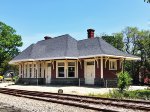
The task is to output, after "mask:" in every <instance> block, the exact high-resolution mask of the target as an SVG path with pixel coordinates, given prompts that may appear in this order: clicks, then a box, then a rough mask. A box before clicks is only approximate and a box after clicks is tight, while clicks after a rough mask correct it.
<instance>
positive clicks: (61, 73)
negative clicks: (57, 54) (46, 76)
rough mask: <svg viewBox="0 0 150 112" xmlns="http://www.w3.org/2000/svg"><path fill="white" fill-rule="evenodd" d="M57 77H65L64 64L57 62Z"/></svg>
mask: <svg viewBox="0 0 150 112" xmlns="http://www.w3.org/2000/svg"><path fill="white" fill-rule="evenodd" d="M57 65H58V77H60V78H63V77H65V63H64V62H58V64H57Z"/></svg>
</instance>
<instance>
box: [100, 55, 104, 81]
mask: <svg viewBox="0 0 150 112" xmlns="http://www.w3.org/2000/svg"><path fill="white" fill-rule="evenodd" d="M103 70H104V68H103V57H101V79H102V78H103V77H104V72H103Z"/></svg>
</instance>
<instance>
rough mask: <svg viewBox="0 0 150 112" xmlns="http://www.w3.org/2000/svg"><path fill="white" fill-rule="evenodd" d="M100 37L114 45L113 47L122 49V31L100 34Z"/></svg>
mask: <svg viewBox="0 0 150 112" xmlns="http://www.w3.org/2000/svg"><path fill="white" fill-rule="evenodd" d="M102 39H104V40H105V41H106V42H108V43H109V44H111V45H112V46H114V47H115V48H117V49H119V50H121V51H122V50H123V47H124V43H123V35H122V33H113V34H112V36H108V35H106V34H104V35H103V36H102Z"/></svg>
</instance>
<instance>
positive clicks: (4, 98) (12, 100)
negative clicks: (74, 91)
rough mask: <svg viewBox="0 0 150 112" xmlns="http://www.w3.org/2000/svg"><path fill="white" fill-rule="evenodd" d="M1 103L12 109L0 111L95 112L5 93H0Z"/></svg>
mask: <svg viewBox="0 0 150 112" xmlns="http://www.w3.org/2000/svg"><path fill="white" fill-rule="evenodd" d="M1 103H2V104H5V106H2V108H5V107H6V105H7V107H8V108H9V109H10V110H12V111H7V108H6V109H3V111H1V110H0V112H97V111H93V110H89V109H83V108H78V107H72V106H66V105H61V104H56V103H48V102H42V101H36V100H32V99H26V98H21V97H15V96H10V95H5V94H0V104H1ZM17 108H19V109H17Z"/></svg>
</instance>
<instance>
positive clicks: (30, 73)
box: [29, 64, 32, 78]
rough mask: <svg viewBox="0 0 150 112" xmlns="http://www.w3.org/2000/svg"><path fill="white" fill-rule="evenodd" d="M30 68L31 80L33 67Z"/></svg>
mask: <svg viewBox="0 0 150 112" xmlns="http://www.w3.org/2000/svg"><path fill="white" fill-rule="evenodd" d="M29 67H30V78H31V77H32V65H31V64H30V65H29Z"/></svg>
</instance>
